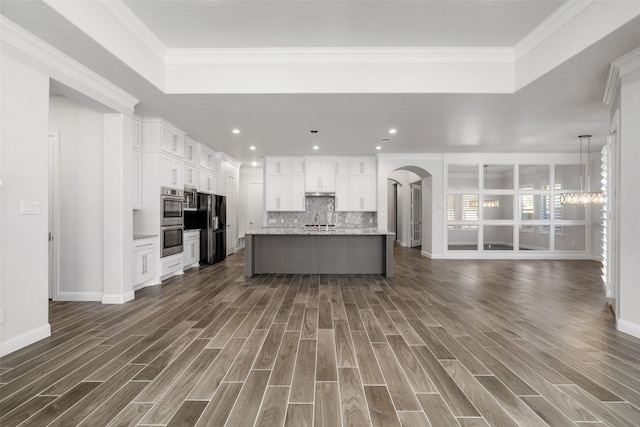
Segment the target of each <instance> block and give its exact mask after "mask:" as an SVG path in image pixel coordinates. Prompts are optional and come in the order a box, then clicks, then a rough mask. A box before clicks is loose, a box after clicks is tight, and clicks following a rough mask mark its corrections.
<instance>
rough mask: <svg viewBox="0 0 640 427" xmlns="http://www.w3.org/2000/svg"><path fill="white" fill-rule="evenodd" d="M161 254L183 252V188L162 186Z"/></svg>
mask: <svg viewBox="0 0 640 427" xmlns="http://www.w3.org/2000/svg"><path fill="white" fill-rule="evenodd" d="M160 225H161V228H160V248H161V250H160V255H161V256H162V257H166V256H169V255H173V254H179V253H181V252H182V238H183V232H184V194H183V192H182V190H176V189H174V188H167V187H162V188H161V193H160Z"/></svg>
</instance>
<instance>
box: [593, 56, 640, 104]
mask: <svg viewBox="0 0 640 427" xmlns="http://www.w3.org/2000/svg"><path fill="white" fill-rule="evenodd" d="M637 70H640V47H639V48H637V49H634V50H632V51H631V52H629V53H627V54H625V55H622V56H621V57H619V58H617V59H614V60H613V61H612V62H611V65H610V66H609V75H608V76H607V85H606V87H605V89H604V96H603V99H602V102H604V103H605V104H606V105H608V106H611V103H612V102H613V98H614V97H615V96H616V91H617V90H618V85H619V84H620V78H622V77H624V76H625V75H627V74H629V73H632V72H634V71H637Z"/></svg>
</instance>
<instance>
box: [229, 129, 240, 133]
mask: <svg viewBox="0 0 640 427" xmlns="http://www.w3.org/2000/svg"><path fill="white" fill-rule="evenodd" d="M231 132H233V133H240V129H234V130H232V131H231Z"/></svg>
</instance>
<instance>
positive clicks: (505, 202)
mask: <svg viewBox="0 0 640 427" xmlns="http://www.w3.org/2000/svg"><path fill="white" fill-rule="evenodd" d="M482 215H484V219H513V196H511V195H496V194H485V195H484V201H483V202H482Z"/></svg>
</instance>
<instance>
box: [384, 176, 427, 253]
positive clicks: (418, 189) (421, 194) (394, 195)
mask: <svg viewBox="0 0 640 427" xmlns="http://www.w3.org/2000/svg"><path fill="white" fill-rule="evenodd" d="M387 179H388V206H387V208H388V209H387V212H388V213H389V215H388V229H389V231H392V232H395V233H396V242H397V244H399V245H400V246H404V247H411V248H419V249H420V251H421V253H422V254H423V255H425V256H430V254H431V250H432V246H433V241H432V229H433V224H432V222H433V221H432V214H431V211H432V204H433V200H432V185H433V184H432V176H431V174H430V173H429V172H427V171H426V170H424V169H422V168H420V167H417V166H410V165H407V166H403V167H400V168H398V169H396V170H394V171H392V172H391V173H390V174H389V175H388V176H387Z"/></svg>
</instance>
